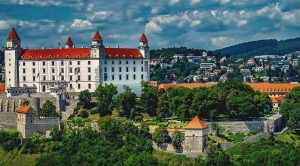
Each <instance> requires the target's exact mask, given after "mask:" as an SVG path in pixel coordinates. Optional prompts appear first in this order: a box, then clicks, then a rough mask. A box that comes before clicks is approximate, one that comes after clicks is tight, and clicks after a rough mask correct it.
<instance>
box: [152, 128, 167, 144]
mask: <svg viewBox="0 0 300 166" xmlns="http://www.w3.org/2000/svg"><path fill="white" fill-rule="evenodd" d="M152 139H153V141H154V142H156V143H157V144H162V143H167V142H170V136H169V134H168V130H167V128H166V127H158V128H156V129H155V131H154V133H153V134H152Z"/></svg>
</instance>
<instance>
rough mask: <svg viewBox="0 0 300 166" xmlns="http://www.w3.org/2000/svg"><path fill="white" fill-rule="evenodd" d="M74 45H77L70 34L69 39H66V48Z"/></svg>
mask: <svg viewBox="0 0 300 166" xmlns="http://www.w3.org/2000/svg"><path fill="white" fill-rule="evenodd" d="M74 47H75V46H74V44H73V41H72V39H71V37H70V36H69V37H68V39H67V41H66V46H65V48H74Z"/></svg>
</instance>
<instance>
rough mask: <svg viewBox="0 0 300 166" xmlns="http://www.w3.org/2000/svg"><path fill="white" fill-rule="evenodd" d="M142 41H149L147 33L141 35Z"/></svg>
mask: <svg viewBox="0 0 300 166" xmlns="http://www.w3.org/2000/svg"><path fill="white" fill-rule="evenodd" d="M140 42H143V43H146V42H148V39H147V37H146V35H145V34H144V33H143V34H142V35H141V37H140Z"/></svg>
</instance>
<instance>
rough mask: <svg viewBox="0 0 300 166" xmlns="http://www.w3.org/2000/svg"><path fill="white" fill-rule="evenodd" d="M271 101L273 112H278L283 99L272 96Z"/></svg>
mask: <svg viewBox="0 0 300 166" xmlns="http://www.w3.org/2000/svg"><path fill="white" fill-rule="evenodd" d="M271 101H272V105H273V110H274V111H279V108H280V105H281V104H282V103H283V101H284V97H283V96H277V97H276V96H272V97H271Z"/></svg>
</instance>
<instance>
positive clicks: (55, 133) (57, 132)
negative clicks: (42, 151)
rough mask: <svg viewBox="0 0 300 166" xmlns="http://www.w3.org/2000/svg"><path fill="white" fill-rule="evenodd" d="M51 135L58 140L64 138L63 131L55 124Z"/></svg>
mask: <svg viewBox="0 0 300 166" xmlns="http://www.w3.org/2000/svg"><path fill="white" fill-rule="evenodd" d="M50 136H51V137H52V139H53V140H55V141H58V140H61V139H62V136H63V135H62V131H60V130H59V128H58V126H57V125H54V126H53V127H52V129H51V132H50Z"/></svg>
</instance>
